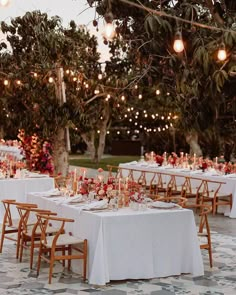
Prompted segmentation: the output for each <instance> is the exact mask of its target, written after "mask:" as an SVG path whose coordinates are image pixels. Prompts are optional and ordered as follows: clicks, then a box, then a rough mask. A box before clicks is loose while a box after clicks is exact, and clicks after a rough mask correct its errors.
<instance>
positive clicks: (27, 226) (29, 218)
mask: <svg viewBox="0 0 236 295" xmlns="http://www.w3.org/2000/svg"><path fill="white" fill-rule="evenodd" d="M17 209H18V212H19V215H20V218H21V219H20V221H21V226H22V230H21V236H20V246H19V259H20V262H22V257H23V250H24V249H29V250H30V269H32V267H33V259H34V250H35V248H38V247H39V240H40V237H41V229H40V226H39V223H38V219H37V217H36V214H44V215H48V216H49V215H50V216H55V215H57V213H54V212H51V211H50V210H44V209H40V208H30V207H25V206H17ZM57 231H58V228H55V227H53V226H49V227H48V229H47V235H53V234H55V233H56V232H57Z"/></svg>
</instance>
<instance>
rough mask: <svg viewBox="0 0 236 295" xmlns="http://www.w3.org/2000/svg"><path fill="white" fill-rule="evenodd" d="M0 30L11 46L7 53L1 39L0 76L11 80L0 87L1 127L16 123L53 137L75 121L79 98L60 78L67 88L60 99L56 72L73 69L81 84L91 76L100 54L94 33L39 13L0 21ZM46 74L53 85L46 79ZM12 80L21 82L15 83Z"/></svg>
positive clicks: (81, 100)
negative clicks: (2, 115)
mask: <svg viewBox="0 0 236 295" xmlns="http://www.w3.org/2000/svg"><path fill="white" fill-rule="evenodd" d="M1 29H2V32H3V33H5V34H6V35H7V41H8V42H9V44H10V50H9V51H8V50H6V47H7V45H6V43H5V42H2V43H1V44H0V57H1V58H0V68H1V70H0V72H1V73H0V76H1V79H5V78H7V79H9V81H10V84H9V85H8V86H6V87H5V88H3V87H2V88H1V90H0V100H1V110H2V113H3V114H6V115H7V117H8V119H7V120H2V121H1V124H2V125H4V127H5V130H6V131H7V129H6V128H8V127H9V126H15V129H17V128H23V129H25V130H26V132H27V133H29V132H30V133H32V132H37V133H38V134H41V135H42V136H44V137H49V138H52V137H53V136H54V135H55V133H56V132H57V130H58V129H59V128H64V127H66V126H68V123H69V122H78V120H77V117H79V116H80V113H81V111H82V107H81V105H82V102H83V99H84V97H83V96H82V95H81V96H79V94H78V91H77V90H76V88H77V87H75V86H74V85H75V83H73V82H72V78H73V77H72V76H69V77H65V81H66V83H67V85H68V88H70V89H69V90H68V91H66V96H67V102H62V101H60V100H59V96H58V94H57V93H58V89H59V88H60V87H61V86H60V82H59V76H58V75H59V74H58V73H59V69H60V68H64V69H67V68H69V69H72V70H73V71H74V73H75V74H76V75H78V76H80V82H81V83H83V81H84V79H85V77H88V76H89V77H91V78H92V77H96V75H97V73H98V71H99V63H98V59H99V54H98V53H97V41H96V39H95V37H94V36H92V37H91V36H90V35H89V33H88V32H87V31H86V30H85V28H84V27H78V26H77V25H76V24H75V22H74V21H71V22H70V25H69V27H68V28H63V27H62V24H61V19H60V18H59V17H58V16H55V17H51V18H49V17H48V15H47V14H46V13H41V12H40V11H33V12H27V13H26V14H25V15H24V16H22V17H16V18H15V19H12V20H11V22H10V24H7V23H6V22H1ZM78 71H79V73H78ZM34 73H37V77H35V76H34ZM49 77H53V79H54V82H53V83H49V82H48V79H49ZM17 80H19V81H21V82H22V83H21V84H20V85H19V84H18V85H17V84H16V83H15V82H16V81H17ZM81 128H83V126H82V127H81ZM8 130H9V129H8ZM11 132H12V131H11ZM15 133H16V134H17V130H15Z"/></svg>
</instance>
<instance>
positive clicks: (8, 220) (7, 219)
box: [2, 199, 38, 226]
mask: <svg viewBox="0 0 236 295" xmlns="http://www.w3.org/2000/svg"><path fill="white" fill-rule="evenodd" d="M2 203H3V206H4V208H5V214H4V217H3V224H8V225H9V226H12V224H13V219H12V213H11V209H12V207H17V206H25V207H28V208H37V207H38V206H37V204H31V203H21V202H17V201H16V200H13V199H5V200H2Z"/></svg>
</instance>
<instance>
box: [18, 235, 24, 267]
mask: <svg viewBox="0 0 236 295" xmlns="http://www.w3.org/2000/svg"><path fill="white" fill-rule="evenodd" d="M19 248H20V249H19V250H20V251H19V252H20V254H19V256H20V262H22V257H23V250H24V236H22V238H21V240H20V246H19Z"/></svg>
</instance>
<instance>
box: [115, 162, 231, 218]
mask: <svg viewBox="0 0 236 295" xmlns="http://www.w3.org/2000/svg"><path fill="white" fill-rule="evenodd" d="M119 167H120V168H123V169H122V176H123V177H127V176H128V172H129V170H130V169H134V170H135V172H134V173H133V174H134V177H135V178H136V179H137V178H138V177H139V175H140V173H139V172H138V171H146V172H148V174H147V177H148V180H149V181H150V180H151V179H152V176H153V174H154V173H155V172H159V173H163V174H170V175H171V174H175V175H179V177H177V184H178V185H181V184H183V182H184V177H185V176H188V177H192V178H194V179H193V182H195V183H196V182H197V181H198V180H197V179H199V181H200V180H201V179H208V180H211V181H220V182H224V184H222V186H221V188H220V191H219V192H220V193H222V194H230V193H232V195H233V206H232V209H231V211H230V208H229V206H227V207H225V206H224V208H222V209H223V210H222V209H221V212H224V213H225V215H227V216H229V217H231V218H236V175H216V173H212V174H215V175H211V173H210V172H204V173H203V172H202V171H201V170H199V171H189V170H187V169H182V168H169V167H168V168H165V167H158V165H156V164H152V165H147V164H146V165H145V164H143V165H142V164H141V163H137V164H128V163H125V164H120V165H119ZM165 177H167V178H168V176H165ZM212 185H213V186H214V184H212Z"/></svg>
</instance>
